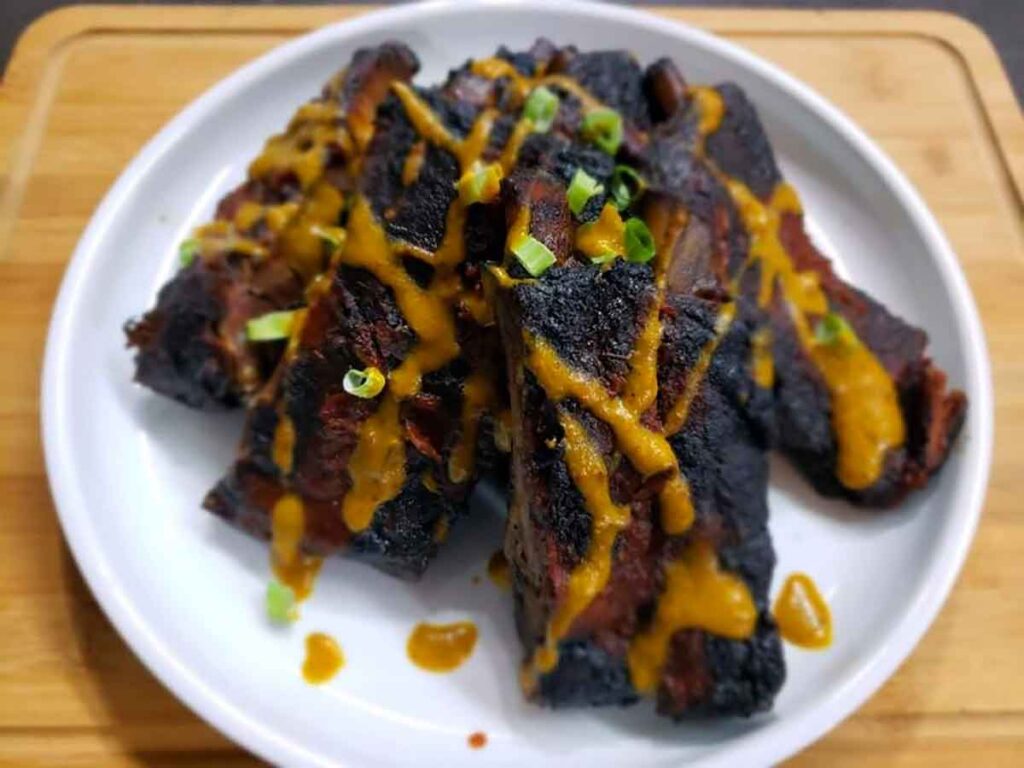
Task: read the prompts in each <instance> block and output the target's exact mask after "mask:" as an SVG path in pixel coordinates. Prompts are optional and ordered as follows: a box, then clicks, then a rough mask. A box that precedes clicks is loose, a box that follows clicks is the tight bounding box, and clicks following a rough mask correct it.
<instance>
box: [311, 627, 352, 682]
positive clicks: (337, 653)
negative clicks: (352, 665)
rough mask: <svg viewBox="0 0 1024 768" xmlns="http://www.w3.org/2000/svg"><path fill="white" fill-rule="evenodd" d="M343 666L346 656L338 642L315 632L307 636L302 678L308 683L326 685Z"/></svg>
mask: <svg viewBox="0 0 1024 768" xmlns="http://www.w3.org/2000/svg"><path fill="white" fill-rule="evenodd" d="M343 666H345V655H344V654H343V653H342V652H341V646H340V645H338V641H337V640H335V639H334V638H333V637H331V636H330V635H327V634H324V633H323V632H313V633H312V634H310V635H307V636H306V660H305V661H303V662H302V677H303V678H305V680H306V682H307V683H311V684H313V685H320V684H322V683H326V682H327V681H328V680H330V679H331V678H332V677H334V676H335V675H336V674H337V673H338V670H339V669H341V668H342V667H343Z"/></svg>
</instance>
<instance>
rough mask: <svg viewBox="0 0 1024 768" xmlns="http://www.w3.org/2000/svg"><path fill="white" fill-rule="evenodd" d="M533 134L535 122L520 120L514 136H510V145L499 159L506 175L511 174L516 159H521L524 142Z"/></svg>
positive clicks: (525, 119)
mask: <svg viewBox="0 0 1024 768" xmlns="http://www.w3.org/2000/svg"><path fill="white" fill-rule="evenodd" d="M531 133H533V121H532V120H530V119H529V118H525V117H523V118H520V119H519V122H517V123H516V127H515V128H513V129H512V135H511V136H509V139H508V143H507V144H506V145H505V148H504V149H503V150H502V151H501V157H500V158H499V159H498V164H499V165H501V170H502V172H503V173H504V175H506V176H508V174H509V173H510V172H511V170H512V166H514V165H515V164H516V158H518V157H519V150H520V149H521V148H522V146H523V142H524V141H526V137H527V136H529V135H530V134H531Z"/></svg>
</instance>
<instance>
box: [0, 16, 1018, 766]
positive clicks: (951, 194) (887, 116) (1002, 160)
mask: <svg viewBox="0 0 1024 768" xmlns="http://www.w3.org/2000/svg"><path fill="white" fill-rule="evenodd" d="M365 10H366V9H365V8H355V7H345V8H328V7H316V8H256V7H249V8H245V7H231V8H212V7H179V8H174V9H167V8H126V7H121V8H116V9H115V8H109V7H103V6H94V7H75V8H70V9H65V10H62V11H59V12H57V13H55V14H51V15H49V16H46V17H44V18H43V19H42V20H40V21H39V22H37V23H36V24H34V25H33V26H32V27H31V28H30V29H29V30H28V31H27V32H26V33H25V35H24V36H23V37H22V38H21V40H20V42H19V43H18V46H17V47H16V49H15V53H14V56H13V58H12V60H11V63H10V66H9V68H8V71H7V73H6V75H5V80H4V82H3V84H2V86H0V359H3V360H6V361H7V362H6V363H5V364H4V371H3V374H2V375H0V510H2V511H0V765H3V766H86V765H89V766H91V765H97V766H110V767H116V766H129V765H131V766H137V765H152V766H200V765H211V766H212V765H216V766H229V767H230V766H241V765H253V764H257V762H258V761H256V760H255V759H254V758H252V757H250V756H248V755H246V754H245V753H244V752H242V751H240V750H239V749H238V748H237V747H235V746H233V745H232V744H231V743H230V742H228V741H227V740H226V739H225V738H224V737H222V736H220V735H218V734H217V733H216V732H215V731H213V730H212V729H211V728H210V727H208V726H207V725H205V724H204V723H202V722H201V721H200V720H199V719H197V718H196V717H195V716H194V715H192V714H191V713H190V712H189V711H188V710H186V709H185V708H184V706H182V705H181V704H179V703H178V702H177V701H176V700H175V699H174V698H173V697H172V696H171V695H170V694H169V693H168V692H167V691H165V690H164V688H163V687H162V686H161V685H160V684H159V683H158V682H157V681H156V680H155V679H154V678H153V677H152V675H150V674H149V672H147V671H146V670H145V668H143V666H142V665H141V663H140V662H139V661H138V660H136V658H135V657H134V656H133V655H132V653H131V651H130V650H129V649H128V648H127V647H126V646H125V644H124V643H123V642H122V641H121V639H120V638H119V637H118V635H117V634H116V632H115V631H114V630H113V629H112V627H111V626H110V624H109V623H108V622H107V620H106V619H105V618H104V616H103V615H102V613H101V612H100V610H99V609H98V608H97V605H96V603H95V602H94V601H93V599H92V597H91V596H90V594H89V592H88V590H87V589H86V587H85V586H84V584H83V582H82V580H81V577H80V576H79V574H78V571H77V569H76V567H75V565H74V563H73V561H72V560H71V558H70V555H69V553H68V550H67V548H66V547H65V545H64V542H63V540H62V537H61V533H60V529H59V526H58V523H57V519H56V515H55V512H54V508H53V502H52V500H51V498H50V493H49V490H48V488H47V484H46V477H45V471H44V467H43V457H42V448H41V444H40V435H39V375H40V368H41V359H42V351H43V342H44V337H45V332H46V325H47V321H48V319H49V315H50V310H51V305H52V303H53V300H54V297H55V295H56V291H57V288H58V284H59V281H60V278H61V274H62V272H63V270H64V267H65V265H66V263H67V261H68V259H69V257H70V255H71V252H72V249H73V248H74V245H75V242H76V240H77V238H78V236H79V235H80V233H81V231H82V229H83V228H84V226H85V224H86V222H87V221H88V219H89V216H90V215H91V213H92V211H93V209H94V208H95V206H96V205H97V203H98V202H99V200H100V198H101V197H102V195H103V193H104V192H105V191H106V189H107V187H108V186H109V185H110V184H111V182H112V181H113V180H114V178H115V177H116V175H117V174H118V173H119V172H120V171H121V169H122V168H123V167H124V166H125V164H126V163H127V162H128V161H129V160H130V159H131V158H132V156H133V155H134V154H135V153H136V152H137V151H138V149H139V148H140V147H141V145H142V144H143V143H144V142H145V141H146V140H147V139H148V138H150V137H151V136H152V135H153V134H154V133H155V132H156V131H157V130H158V129H159V128H160V126H161V125H163V123H164V122H166V121H167V120H168V119H169V118H170V117H172V116H173V115H174V114H175V113H176V112H177V111H178V110H179V109H181V108H182V106H184V105H185V104H187V103H188V102H189V101H190V100H191V99H193V98H194V97H195V96H196V95H198V94H199V93H200V92H201V91H203V90H204V89H205V88H207V87H208V86H209V85H212V84H213V83H215V82H216V81H218V80H219V79H221V78H222V77H224V76H225V75H227V74H228V73H230V72H231V71H232V70H234V69H235V68H237V67H238V66H239V65H241V64H243V63H244V62H246V61H248V60H250V59H252V58H253V57H255V56H257V55H259V54H261V53H263V52H264V51H266V50H268V49H269V48H271V47H273V46H275V45H277V44H279V43H281V42H283V41H284V40H287V39H288V38H291V37H293V36H295V35H297V34H301V33H303V32H305V31H307V30H309V29H312V28H314V27H316V26H319V25H321V24H324V23H327V22H330V21H335V20H338V19H340V18H344V17H349V16H353V15H356V14H359V13H362V12H365ZM657 13H659V14H661V15H663V16H666V17H669V18H672V19H678V20H683V21H687V22H690V23H693V24H695V25H697V26H700V27H704V28H706V29H709V30H711V31H714V32H717V33H719V34H721V35H724V36H725V37H728V38H730V39H732V40H735V41H736V42H738V43H740V44H741V45H743V46H746V47H747V48H750V49H752V50H754V51H755V52H757V53H759V54H761V55H762V56H764V57H766V58H768V59H770V60H772V61H774V62H776V63H778V64H780V65H781V66H782V67H784V68H785V69H787V70H788V71H790V72H792V73H793V74H795V75H796V76H797V77H799V78H801V79H803V80H804V81H806V82H807V83H809V84H810V85H811V86H813V87H814V88H816V89H818V90H819V91H820V92H821V93H823V94H824V95H825V96H826V97H827V98H829V99H831V100H832V101H833V102H835V103H836V104H837V105H838V106H839V107H840V108H842V109H843V110H845V111H846V112H847V113H848V114H849V115H851V116H852V117H853V118H854V119H855V120H856V121H857V122H858V123H859V124H860V125H861V126H862V127H863V128H864V129H865V130H866V131H867V132H868V133H869V134H870V135H871V136H872V137H873V138H874V139H876V140H877V141H878V142H879V143H880V144H881V145H882V147H884V149H885V150H886V151H887V152H888V153H889V154H890V155H891V156H892V157H893V158H894V159H895V161H896V163H897V164H898V165H899V166H900V167H901V168H902V169H903V170H904V171H905V172H906V173H907V175H908V176H909V177H910V179H911V180H912V181H913V182H914V184H916V186H917V187H918V189H919V190H920V191H921V192H922V194H923V195H924V197H925V199H926V201H927V202H928V204H929V205H930V206H931V208H932V210H933V211H934V212H935V213H936V215H937V216H938V218H939V220H940V222H941V223H942V225H943V227H944V229H945V231H946V233H947V235H948V236H949V238H950V239H951V241H952V243H953V246H954V248H955V250H956V251H957V253H958V255H959V257H960V260H961V263H962V264H963V267H964V269H965V271H966V273H967V277H968V279H969V281H970V284H971V287H972V289H973V290H974V294H975V296H976V298H977V301H978V304H979V307H980V310H981V314H982V320H983V322H984V325H985V330H986V333H987V336H988V343H989V349H990V353H991V355H992V361H993V373H994V377H995V390H996V425H997V429H996V446H995V463H994V466H993V472H992V480H991V485H990V489H989V494H988V501H987V505H986V509H985V514H984V517H983V520H982V524H981V529H980V531H979V533H978V537H977V540H976V542H975V544H974V547H973V549H972V552H971V555H970V558H969V560H968V563H967V566H966V568H965V569H964V572H963V574H962V575H961V577H960V580H959V583H958V585H957V587H956V590H955V591H954V593H953V596H952V597H951V599H950V601H949V603H948V604H947V605H946V607H945V609H944V610H943V612H942V614H941V616H940V617H939V619H938V621H937V622H936V623H935V625H934V626H933V627H932V629H931V630H930V632H929V633H928V635H927V636H926V638H925V639H924V641H923V642H922V643H921V645H920V647H919V648H918V649H917V650H916V651H915V653H914V654H913V656H912V657H911V658H910V660H909V661H908V662H907V663H906V664H904V665H903V667H902V668H901V669H900V671H899V672H898V673H897V674H896V675H895V676H894V677H893V678H892V679H891V680H890V681H889V682H888V683H887V684H886V685H885V686H884V687H883V688H882V690H881V691H880V692H879V693H878V694H877V695H876V696H874V697H873V698H872V699H871V700H870V701H869V702H868V703H867V704H866V705H865V706H864V707H863V708H862V709H861V710H860V711H859V712H857V713H856V714H855V715H854V716H853V717H851V718H850V719H849V720H848V721H846V722H845V723H844V724H842V725H841V726H839V727H838V728H836V729H835V731H833V732H832V733H831V734H830V735H828V736H827V737H826V738H824V739H823V740H822V741H820V742H819V743H818V744H816V745H814V746H813V747H811V748H809V749H807V750H806V751H805V752H804V753H802V754H801V755H800V756H798V757H797V758H795V760H794V761H793V764H794V765H828V766H845V765H851V766H852V765H858V766H859V765H864V764H879V765H881V764H884V765H899V766H928V767H929V768H934V766H958V765H967V764H977V765H985V766H989V765H999V764H1003V765H1011V764H1015V765H1020V764H1024V673H1022V667H1024V662H1022V659H1021V656H1022V650H1024V610H1022V604H1024V603H1022V595H1024V517H1022V516H1021V512H1020V510H1021V505H1022V499H1024V463H1022V459H1024V450H1022V446H1024V354H1022V352H1021V344H1022V340H1024V219H1022V210H1024V200H1022V190H1024V122H1022V120H1021V115H1020V111H1019V108H1018V106H1017V103H1016V101H1015V99H1014V96H1013V94H1012V92H1011V90H1010V87H1009V84H1008V82H1007V80H1006V77H1005V74H1004V73H1003V71H1002V69H1001V66H1000V64H999V61H998V59H997V57H996V55H995V53H994V51H993V50H992V48H991V46H990V44H989V43H988V41H987V39H986V38H985V37H984V36H983V35H982V34H981V33H980V32H979V31H978V30H976V29H975V28H974V27H972V26H970V25H969V24H967V23H966V22H964V21H962V20H959V19H957V18H956V17H953V16H944V15H939V14H930V13H914V12H892V13H879V12H870V13H868V12H839V11H836V12H804V11H746V10H738V9H737V10H677V9H665V8H659V9H658V10H657ZM315 90H316V84H311V92H312V91H315ZM85 375H88V374H87V372H86V374H85ZM481 756H482V757H483V754H482V755H481Z"/></svg>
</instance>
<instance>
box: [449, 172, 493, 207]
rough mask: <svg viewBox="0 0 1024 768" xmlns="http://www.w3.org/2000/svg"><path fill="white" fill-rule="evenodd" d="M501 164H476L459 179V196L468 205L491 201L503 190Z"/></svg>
mask: <svg viewBox="0 0 1024 768" xmlns="http://www.w3.org/2000/svg"><path fill="white" fill-rule="evenodd" d="M501 177H502V172H501V166H500V165H498V164H497V163H491V164H490V165H479V164H475V165H474V166H473V167H472V168H470V169H469V170H468V171H466V172H465V173H464V174H463V175H462V178H461V179H459V184H458V187H459V198H460V199H461V200H462V202H463V203H465V204H466V205H471V204H473V203H489V202H491V201H492V200H494V199H495V198H496V197H497V196H498V193H499V192H501Z"/></svg>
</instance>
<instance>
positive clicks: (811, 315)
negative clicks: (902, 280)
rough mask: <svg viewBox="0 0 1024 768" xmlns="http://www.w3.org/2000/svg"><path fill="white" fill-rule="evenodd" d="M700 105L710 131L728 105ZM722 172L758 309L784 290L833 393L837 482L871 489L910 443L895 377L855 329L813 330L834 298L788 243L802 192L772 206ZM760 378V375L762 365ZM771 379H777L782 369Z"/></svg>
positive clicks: (706, 92) (783, 194)
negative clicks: (789, 223)
mask: <svg viewBox="0 0 1024 768" xmlns="http://www.w3.org/2000/svg"><path fill="white" fill-rule="evenodd" d="M697 103H698V107H699V109H700V110H701V124H702V125H703V124H704V123H705V122H706V123H707V124H708V125H712V124H715V125H717V124H719V123H720V122H721V116H722V114H723V113H724V105H723V103H722V100H721V96H720V95H719V94H718V93H717V92H715V91H714V90H713V89H703V90H702V91H701V95H700V96H699V97H698V102H697ZM716 172H717V173H718V174H719V175H720V176H723V178H724V182H725V186H726V187H727V189H728V190H729V193H730V195H731V196H732V198H733V202H734V203H735V204H736V208H737V210H738V211H739V214H740V218H741V219H742V221H743V225H744V227H745V228H746V230H747V232H748V233H749V235H750V254H749V257H748V262H747V266H748V267H749V266H751V265H753V264H757V265H758V266H759V267H760V274H761V284H760V288H759V292H758V303H759V304H760V305H761V306H762V307H765V306H767V305H768V304H769V303H770V302H771V300H772V297H773V296H774V294H775V290H776V286H778V289H779V290H780V291H781V294H782V296H783V298H784V300H785V301H786V304H787V306H788V307H789V311H790V316H791V319H792V321H793V325H794V327H795V328H796V332H797V337H798V339H799V341H800V344H801V346H803V348H804V349H805V350H806V351H807V353H808V356H809V357H810V359H811V361H812V362H813V363H814V366H815V368H816V369H817V370H818V372H819V373H820V374H821V377H822V379H823V381H824V383H825V387H826V389H828V392H829V396H830V398H831V405H832V417H831V418H832V431H833V433H834V435H835V439H836V444H837V459H836V477H837V478H838V480H839V482H841V483H842V484H843V485H844V486H845V487H847V488H850V489H852V490H863V489H865V488H868V487H870V486H871V485H872V484H874V483H875V482H877V481H878V479H879V477H881V474H882V471H883V470H884V467H885V459H886V456H887V455H888V453H889V451H891V450H893V449H895V448H898V447H899V446H901V445H903V443H904V441H905V439H906V425H905V423H904V420H903V411H902V409H901V407H900V402H899V394H898V392H897V391H896V386H895V384H894V382H893V380H892V377H891V376H890V375H889V373H888V371H886V370H885V368H884V367H883V366H882V364H881V362H879V360H878V358H877V357H876V356H875V354H874V353H873V352H872V351H871V349H870V348H868V347H867V345H865V344H864V343H863V342H862V341H861V340H860V339H859V338H858V337H857V335H856V333H854V332H853V331H852V329H848V330H847V331H845V332H844V333H843V334H841V337H840V338H839V339H838V340H835V341H833V342H823V341H822V340H820V339H819V338H818V337H817V335H816V334H815V333H814V325H813V324H814V323H815V322H816V321H817V320H819V319H820V318H821V317H822V316H823V315H825V314H826V313H827V312H828V311H829V309H830V307H829V301H828V297H827V295H826V294H825V292H824V290H823V289H822V287H821V284H820V280H819V278H818V275H817V274H816V273H815V272H812V271H805V272H800V271H798V270H797V269H796V267H795V265H794V264H793V261H792V259H791V258H790V256H789V254H788V253H787V251H786V249H785V248H784V247H783V245H782V242H781V239H780V228H781V225H782V221H783V217H784V216H785V215H787V214H788V215H802V214H803V210H802V207H801V205H800V200H799V197H798V196H797V194H796V191H795V190H794V189H793V188H792V187H791V186H789V185H788V184H785V183H780V184H779V185H778V186H777V187H776V188H775V190H774V191H773V192H772V196H771V198H770V199H769V200H768V201H767V202H764V201H762V200H760V199H758V198H757V196H756V195H754V193H753V192H752V191H751V190H750V189H749V188H748V187H746V186H745V185H744V184H743V183H742V182H740V181H739V180H737V179H734V178H729V177H725V176H724V174H722V173H721V171H717V169H716ZM737 282H738V281H737ZM735 289H736V286H735V285H734V290H735ZM754 374H755V377H756V376H757V375H758V372H757V368H756V361H755V369H754ZM760 375H761V379H762V381H766V380H768V378H769V376H768V374H767V371H766V370H765V368H764V367H763V366H762V371H761V374H760ZM771 378H772V379H774V371H772V374H771ZM755 380H756V378H755ZM758 383H759V384H760V383H761V382H760V381H759V382H758Z"/></svg>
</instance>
